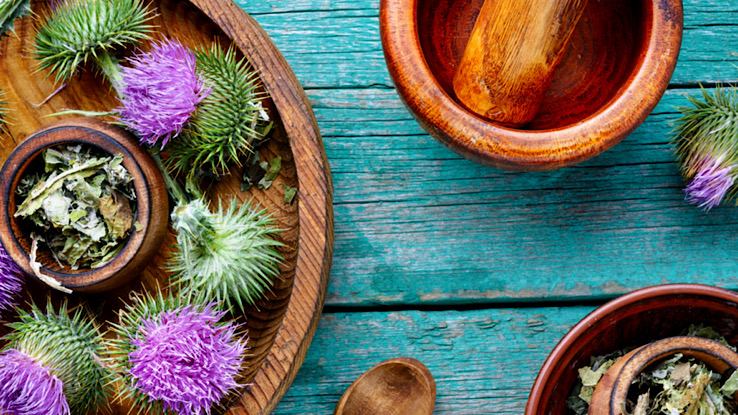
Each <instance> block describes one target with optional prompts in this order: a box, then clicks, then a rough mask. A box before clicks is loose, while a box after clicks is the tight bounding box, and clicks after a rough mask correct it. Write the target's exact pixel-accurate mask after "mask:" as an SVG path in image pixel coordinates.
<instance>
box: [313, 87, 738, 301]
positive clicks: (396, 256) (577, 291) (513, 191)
mask: <svg viewBox="0 0 738 415" xmlns="http://www.w3.org/2000/svg"><path fill="white" fill-rule="evenodd" d="M313 92H314V95H313V106H314V109H315V112H316V115H317V117H318V119H319V123H320V124H321V126H322V128H323V134H324V135H325V140H326V150H327V153H328V156H329V159H330V162H331V168H332V172H333V177H334V184H335V198H334V209H335V213H336V225H335V226H336V245H335V253H334V262H333V268H332V279H331V284H330V286H329V293H328V303H329V304H345V305H369V304H378V303H385V304H400V303H404V304H407V303H459V302H464V301H480V302H499V301H511V300H521V299H522V300H535V299H541V298H545V299H548V300H557V299H561V298H565V297H566V298H581V297H590V296H610V295H612V294H615V293H622V292H625V291H630V290H632V289H635V288H638V287H642V286H646V285H652V284H656V283H662V282H703V283H709V284H715V285H719V286H725V287H730V288H732V287H736V283H735V276H736V273H738V268H737V267H736V262H735V260H734V258H735V257H736V256H738V247H736V244H735V242H736V236H735V235H736V234H738V219H737V218H736V215H735V207H732V206H722V207H718V208H716V209H713V211H711V212H710V213H709V214H705V213H703V212H701V211H700V210H698V209H697V208H695V207H694V206H692V205H689V204H687V203H686V202H684V200H683V199H684V194H683V192H682V190H681V188H682V187H683V183H682V179H681V177H680V176H679V173H678V170H677V166H676V164H675V163H674V157H673V154H672V147H671V145H670V144H669V142H668V141H669V136H670V130H671V128H672V123H673V121H674V120H675V119H676V118H677V117H678V112H677V111H676V109H675V107H677V106H683V105H686V104H687V100H686V98H685V97H684V93H692V94H695V93H697V91H694V90H691V91H689V90H672V91H669V92H668V93H667V94H666V96H665V98H664V99H663V100H662V102H661V104H660V105H659V106H658V107H657V109H656V111H654V113H653V114H652V115H651V116H650V117H649V118H648V120H647V121H646V122H645V123H644V124H643V125H642V126H641V127H640V128H639V129H638V130H637V131H636V132H635V133H634V134H632V135H631V136H629V137H627V138H626V139H625V140H624V141H623V142H621V143H620V144H618V145H617V146H615V147H614V148H613V149H611V150H609V151H607V152H605V153H604V154H602V155H600V156H599V157H597V158H595V159H593V160H590V161H588V162H585V163H582V164H581V165H579V166H575V167H571V168H566V169H562V170H558V171H553V172H542V173H509V172H502V171H498V170H494V169H489V168H486V167H483V166H479V165H476V164H474V163H471V162H467V161H465V160H463V159H461V158H459V157H457V156H455V155H454V154H452V153H450V152H449V151H448V150H446V149H445V148H443V147H442V146H441V145H440V144H438V143H436V142H435V141H434V140H432V139H431V138H429V137H428V136H427V135H426V134H424V133H423V131H422V130H421V129H420V127H419V126H418V125H417V124H416V123H415V122H414V121H413V120H412V117H410V115H409V114H407V113H406V111H405V110H404V109H403V108H402V104H401V103H400V102H399V100H397V99H396V98H393V92H392V91H383V90H373V91H368V90H341V91H338V90H326V91H313ZM345 120H352V121H353V123H354V124H356V125H357V127H356V128H350V124H348V123H347V122H346V121H345ZM354 124H351V125H354Z"/></svg>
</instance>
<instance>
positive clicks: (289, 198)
mask: <svg viewBox="0 0 738 415" xmlns="http://www.w3.org/2000/svg"><path fill="white" fill-rule="evenodd" d="M295 196H297V188H296V187H292V186H289V185H284V203H287V204H288V205H291V204H292V202H294V201H295Z"/></svg>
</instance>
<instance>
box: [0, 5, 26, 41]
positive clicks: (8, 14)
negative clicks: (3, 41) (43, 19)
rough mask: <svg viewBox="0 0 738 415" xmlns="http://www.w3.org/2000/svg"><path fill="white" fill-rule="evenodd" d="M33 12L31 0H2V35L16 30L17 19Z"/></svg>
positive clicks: (0, 26) (0, 20) (0, 15)
mask: <svg viewBox="0 0 738 415" xmlns="http://www.w3.org/2000/svg"><path fill="white" fill-rule="evenodd" d="M30 12H31V0H3V1H0V36H2V35H4V34H6V33H7V32H9V31H14V28H15V19H18V18H21V17H23V16H26V15H27V14H29V13H30Z"/></svg>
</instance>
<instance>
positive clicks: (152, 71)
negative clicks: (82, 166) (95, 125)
mask: <svg viewBox="0 0 738 415" xmlns="http://www.w3.org/2000/svg"><path fill="white" fill-rule="evenodd" d="M131 63H132V65H133V66H131V67H121V70H120V80H119V81H118V82H115V83H116V85H115V86H116V89H117V90H118V95H119V97H120V100H121V103H122V104H123V106H122V107H120V108H118V109H117V111H118V113H119V114H120V118H121V121H122V122H123V123H125V124H126V125H127V126H128V128H130V129H131V130H133V131H135V132H136V133H137V134H138V135H139V137H140V138H141V142H142V143H147V144H150V145H154V144H156V142H157V140H159V139H160V138H161V139H162V143H161V145H162V148H163V147H164V146H165V145H166V144H167V142H168V141H169V139H170V138H171V137H173V136H177V135H178V134H179V133H180V132H181V131H182V126H183V125H184V124H185V123H186V122H187V121H188V120H189V119H190V116H191V115H192V113H193V112H194V111H195V106H196V105H197V104H198V103H200V101H202V100H203V99H204V98H205V97H206V96H208V94H210V90H209V89H208V88H206V87H205V85H204V83H203V82H202V80H200V79H199V78H198V76H197V74H196V73H195V66H196V65H195V54H194V53H193V52H192V51H191V50H189V49H188V48H187V47H186V46H184V45H182V44H181V43H179V42H178V41H176V40H169V41H163V42H160V43H155V44H153V46H152V48H151V51H150V52H144V53H139V54H138V55H137V56H135V57H134V58H132V59H131Z"/></svg>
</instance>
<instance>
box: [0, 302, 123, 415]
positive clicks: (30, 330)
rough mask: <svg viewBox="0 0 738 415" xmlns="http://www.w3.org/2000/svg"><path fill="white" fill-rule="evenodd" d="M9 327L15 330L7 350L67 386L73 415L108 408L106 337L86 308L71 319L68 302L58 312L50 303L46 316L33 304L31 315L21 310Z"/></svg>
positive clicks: (108, 372)
mask: <svg viewBox="0 0 738 415" xmlns="http://www.w3.org/2000/svg"><path fill="white" fill-rule="evenodd" d="M8 326H9V327H10V328H11V329H13V330H14V331H12V332H11V333H10V334H8V335H7V336H6V338H5V340H7V344H6V346H5V350H7V349H15V350H18V351H20V352H22V353H24V354H26V355H28V356H31V357H33V358H34V359H36V360H37V361H38V362H39V363H41V364H42V365H43V366H44V367H46V368H49V369H50V370H51V372H52V373H53V374H54V375H56V376H57V377H58V378H59V379H60V380H61V381H62V382H63V383H64V395H65V396H66V398H67V402H68V403H69V408H70V410H71V413H72V414H73V415H74V414H87V413H91V412H93V411H97V410H98V409H100V408H101V407H102V406H103V405H107V403H108V398H109V397H110V395H111V390H110V387H109V380H110V375H111V374H112V373H111V372H110V371H109V370H108V369H106V368H105V367H104V366H103V365H102V363H101V362H102V358H103V356H104V354H105V352H106V351H105V347H104V343H103V335H102V334H101V333H100V330H99V327H98V326H97V325H96V324H95V323H94V322H93V321H92V320H90V319H88V318H87V317H86V313H85V311H84V310H83V309H81V308H78V309H77V310H76V311H75V312H74V313H73V314H71V316H70V313H69V312H68V311H67V305H66V303H64V304H62V305H61V307H60V308H59V312H58V313H57V312H55V311H54V307H53V306H52V305H51V303H49V304H47V306H46V312H45V313H44V312H43V311H41V309H40V308H38V306H36V305H35V304H34V305H32V306H31V311H30V312H26V311H23V310H20V311H19V321H17V322H15V323H12V324H8Z"/></svg>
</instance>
